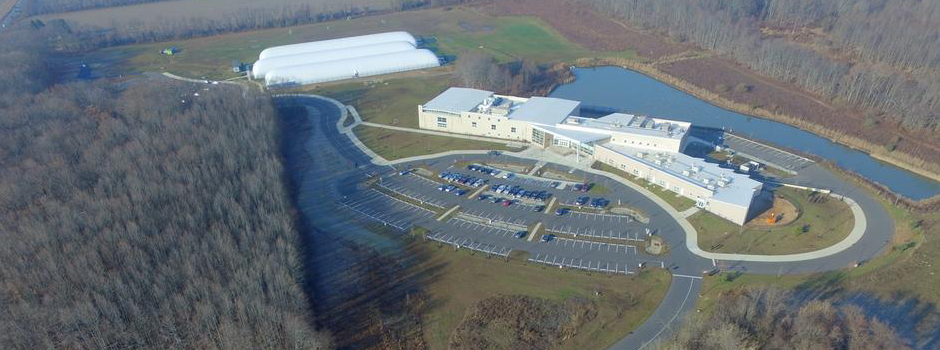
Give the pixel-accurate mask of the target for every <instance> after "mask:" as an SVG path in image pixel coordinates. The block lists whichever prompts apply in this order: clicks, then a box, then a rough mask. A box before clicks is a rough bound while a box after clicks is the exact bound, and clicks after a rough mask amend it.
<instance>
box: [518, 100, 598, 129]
mask: <svg viewBox="0 0 940 350" xmlns="http://www.w3.org/2000/svg"><path fill="white" fill-rule="evenodd" d="M580 106H581V102H578V101H572V100H565V99H560V98H554V97H538V96H536V97H532V98H529V100H527V101H525V102H524V103H522V105H521V106H519V108H517V109H516V110H515V111H513V112H512V113H510V114H509V119H514V120H520V121H524V122H529V123H534V124H542V125H555V124H558V123H561V122H562V121H564V120H565V118H568V116H570V115H572V114H577V111H578V109H579V107H580Z"/></svg>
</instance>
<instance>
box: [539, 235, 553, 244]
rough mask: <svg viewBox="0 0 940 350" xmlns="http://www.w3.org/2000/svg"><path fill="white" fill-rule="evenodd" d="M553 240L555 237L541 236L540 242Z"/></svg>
mask: <svg viewBox="0 0 940 350" xmlns="http://www.w3.org/2000/svg"><path fill="white" fill-rule="evenodd" d="M553 239H555V235H542V242H550V241H551V240H553Z"/></svg>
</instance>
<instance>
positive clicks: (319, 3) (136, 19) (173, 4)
mask: <svg viewBox="0 0 940 350" xmlns="http://www.w3.org/2000/svg"><path fill="white" fill-rule="evenodd" d="M390 4H391V2H389V1H385V0H267V1H264V2H263V3H259V2H257V1H251V0H199V1H161V2H156V3H147V4H139V5H129V6H118V7H110V8H101V9H92V10H83V11H74V12H65V13H51V14H46V15H40V16H35V17H32V18H38V19H41V20H43V21H45V20H49V19H56V18H61V19H65V20H67V21H70V22H72V23H75V24H82V25H93V26H98V27H109V26H112V25H114V24H115V22H124V23H144V24H149V23H166V22H169V21H172V20H173V19H177V18H184V17H203V18H210V19H222V18H227V17H230V15H231V14H232V13H234V12H238V11H250V10H255V9H273V10H280V9H281V8H290V7H291V6H298V5H308V6H309V7H310V10H311V11H320V10H338V9H345V8H349V7H352V6H358V7H363V8H365V7H367V8H369V9H372V10H384V9H387V8H389V5H390Z"/></svg>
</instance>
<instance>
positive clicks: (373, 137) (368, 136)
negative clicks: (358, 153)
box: [353, 126, 518, 160]
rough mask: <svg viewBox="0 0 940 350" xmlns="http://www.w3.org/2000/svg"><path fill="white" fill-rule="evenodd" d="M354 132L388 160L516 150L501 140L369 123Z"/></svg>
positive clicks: (364, 142)
mask: <svg viewBox="0 0 940 350" xmlns="http://www.w3.org/2000/svg"><path fill="white" fill-rule="evenodd" d="M353 132H355V133H356V136H357V137H359V140H361V141H362V143H363V144H365V145H366V147H369V148H370V149H372V151H374V152H375V153H378V154H379V155H380V156H382V157H384V158H385V159H388V160H394V159H400V158H408V157H413V156H419V155H423V154H433V153H439V152H445V151H454V150H503V151H515V150H518V149H514V148H511V147H508V146H506V144H503V143H495V142H486V141H476V140H467V139H460V138H455V137H447V136H435V135H427V134H420V133H415V132H407V131H398V130H389V129H383V128H377V127H372V126H357V127H356V128H355V129H353Z"/></svg>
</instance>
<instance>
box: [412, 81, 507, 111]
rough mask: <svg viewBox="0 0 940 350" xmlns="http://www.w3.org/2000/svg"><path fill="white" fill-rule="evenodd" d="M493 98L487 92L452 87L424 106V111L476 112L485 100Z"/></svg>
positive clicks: (490, 93) (491, 94)
mask: <svg viewBox="0 0 940 350" xmlns="http://www.w3.org/2000/svg"><path fill="white" fill-rule="evenodd" d="M491 96H493V93H492V92H490V91H486V90H477V89H470V88H462V87H452V88H449V89H447V90H446V91H444V92H442V93H441V94H440V95H437V97H435V98H433V99H431V100H430V101H428V103H425V104H424V109H428V110H434V111H439V112H448V113H460V112H469V111H472V110H475V109H476V108H477V106H479V105H480V103H482V102H483V100H484V99H486V98H488V97H491Z"/></svg>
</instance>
